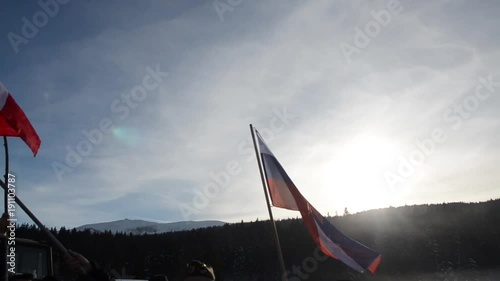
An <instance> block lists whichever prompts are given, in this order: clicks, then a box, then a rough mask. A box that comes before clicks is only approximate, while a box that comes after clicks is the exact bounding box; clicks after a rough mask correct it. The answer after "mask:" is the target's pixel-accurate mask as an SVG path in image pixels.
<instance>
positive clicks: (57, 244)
mask: <svg viewBox="0 0 500 281" xmlns="http://www.w3.org/2000/svg"><path fill="white" fill-rule="evenodd" d="M3 139H4V145H5V177H4V178H5V182H3V181H2V180H0V186H2V188H3V190H4V197H5V198H4V199H5V200H4V202H5V212H6V213H7V214H8V189H9V186H8V183H9V150H8V149H9V147H8V144H7V137H5V136H4V137H3ZM14 199H15V201H16V203H17V205H18V206H19V207H21V209H23V211H24V212H25V213H26V214H27V215H28V216H29V217H30V218H31V220H33V222H35V224H36V225H37V226H38V227H39V228H40V229H41V230H42V232H43V233H45V235H47V237H48V238H49V240H50V241H51V242H52V244H53V245H54V246H55V247H56V248H57V249H58V250H59V251H60V252H61V253H63V254H64V256H65V257H67V256H70V254H69V252H68V249H66V247H64V245H63V244H62V243H61V242H60V241H59V240H57V238H56V237H55V236H54V234H52V232H50V231H49V230H48V229H47V227H45V225H43V223H42V222H41V221H40V220H38V218H37V217H36V216H35V215H34V214H33V213H32V212H31V211H30V209H28V207H26V205H24V203H23V201H21V199H19V197H18V196H17V194H16V195H15V196H14ZM9 231H10V230H8V231H7V235H9V234H10V233H9ZM7 238H8V236H6V237H5V253H4V254H5V259H6V260H5V261H6V262H5V275H4V276H2V277H3V278H5V281H7V280H8V276H9V275H8V272H7V253H8V251H7V242H8V241H7ZM80 273H82V274H85V273H86V272H85V270H84V269H83V268H80Z"/></svg>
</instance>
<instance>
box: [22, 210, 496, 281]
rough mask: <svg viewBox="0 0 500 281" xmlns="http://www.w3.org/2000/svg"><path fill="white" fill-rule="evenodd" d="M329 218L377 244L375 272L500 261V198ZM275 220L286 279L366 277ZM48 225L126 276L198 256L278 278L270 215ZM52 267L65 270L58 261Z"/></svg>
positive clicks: (220, 272)
mask: <svg viewBox="0 0 500 281" xmlns="http://www.w3.org/2000/svg"><path fill="white" fill-rule="evenodd" d="M328 219H330V220H331V221H332V222H333V224H334V225H335V226H336V227H337V228H339V229H340V230H341V231H342V232H344V233H345V234H347V235H348V236H350V237H352V238H353V239H355V240H357V241H360V242H361V243H363V244H365V245H367V246H369V247H371V248H373V249H375V250H376V251H378V252H380V253H381V254H382V255H383V259H382V263H381V265H380V268H379V270H378V272H377V273H376V275H383V276H395V277H396V279H394V280H398V279H397V276H404V275H407V274H421V273H440V274H447V272H448V273H449V272H454V271H460V272H480V271H482V270H490V269H495V268H497V267H498V266H499V265H500V257H499V254H498V253H500V223H499V222H500V200H490V201H488V202H483V203H450V204H440V205H419V206H406V207H399V208H387V209H379V210H372V211H367V212H363V213H358V214H354V215H348V214H346V215H344V216H342V217H329V218H328ZM277 227H278V233H279V237H280V240H281V246H282V250H283V255H284V258H285V263H286V267H287V268H288V269H289V270H290V274H289V280H290V281H296V280H306V279H307V280H337V279H339V278H338V277H339V276H344V277H345V276H347V277H349V278H351V279H353V280H365V279H367V278H368V277H367V276H366V275H360V274H357V273H355V272H353V271H351V270H350V269H348V268H347V267H346V266H345V265H343V264H342V263H340V262H338V261H336V260H333V259H328V260H325V261H323V260H322V259H321V260H318V259H317V258H316V256H317V255H315V245H314V243H313V241H312V239H311V237H310V236H309V233H308V231H307V229H306V227H305V226H304V224H303V222H302V220H301V219H288V220H282V221H278V222H277ZM52 232H53V233H54V234H55V235H56V236H57V237H58V239H60V241H61V242H62V243H63V244H64V245H65V246H67V247H68V248H69V249H73V250H74V251H77V252H80V253H82V254H84V255H85V256H86V257H88V258H89V259H92V260H95V261H97V262H98V263H99V264H101V265H102V266H103V267H105V268H106V269H108V270H109V271H110V272H114V273H115V274H117V273H119V274H121V273H122V268H124V267H125V268H126V273H127V274H128V275H130V276H135V277H138V278H141V277H142V278H144V277H147V276H151V275H154V274H166V275H167V276H168V278H169V279H170V280H174V279H175V278H176V276H177V273H178V272H180V271H181V270H182V269H183V267H184V265H185V264H186V262H187V261H189V260H192V259H199V260H203V261H206V262H207V263H210V264H212V265H213V266H214V268H215V269H216V273H217V277H218V280H233V279H234V280H265V281H269V280H278V279H279V273H278V272H279V263H278V258H277V255H276V251H275V246H274V244H273V233H272V228H271V225H270V222H269V221H255V222H248V223H243V222H242V223H235V224H227V225H224V226H221V227H210V228H204V229H197V230H191V231H181V232H171V233H163V234H154V235H151V234H150V235H147V234H146V235H141V236H137V235H131V234H124V233H111V232H103V233H94V232H91V231H90V230H87V231H76V230H75V229H72V230H70V229H66V228H64V227H63V228H61V229H59V230H56V229H52ZM17 235H18V237H23V238H31V239H35V240H46V238H45V237H44V236H43V234H42V233H41V232H40V231H39V230H38V229H37V228H36V227H35V226H33V225H21V226H20V227H19V228H18V230H17ZM55 259H56V262H57V261H58V260H59V257H58V256H57V255H55ZM56 270H58V271H63V269H62V268H61V267H60V266H59V265H58V264H56ZM113 270H114V271H113ZM368 279H370V278H368ZM368 279H367V280H368ZM384 280H389V279H384ZM443 280H445V279H443Z"/></svg>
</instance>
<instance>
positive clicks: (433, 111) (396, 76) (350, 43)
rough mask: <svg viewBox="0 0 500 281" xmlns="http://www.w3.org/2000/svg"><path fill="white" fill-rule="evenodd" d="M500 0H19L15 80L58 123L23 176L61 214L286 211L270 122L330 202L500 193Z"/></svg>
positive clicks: (362, 203)
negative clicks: (275, 196) (275, 192)
mask: <svg viewBox="0 0 500 281" xmlns="http://www.w3.org/2000/svg"><path fill="white" fill-rule="evenodd" d="M499 12H500V3H499V2H498V1H495V0H485V1H477V2H476V1H465V0H456V1H454V0H448V1H446V0H436V1H430V0H429V1H411V0H400V1H397V0H380V1H379V0H370V1H364V0H357V1H347V0H332V1H298V0H292V1H272V2H271V1H248V0H231V1H230V0H216V1H184V0H183V1H180V0H175V1H171V0H166V1H130V0H120V1H118V0H115V1H97V0H89V1H74V0H73V1H70V0H58V1H56V0H41V1H39V2H37V1H13V0H11V1H2V2H1V3H0V13H1V17H0V34H1V35H2V37H1V38H2V39H1V40H0V53H1V54H2V55H1V56H0V63H1V66H2V67H1V68H0V81H1V82H2V83H3V84H4V85H5V87H6V88H7V89H9V91H10V92H11V94H12V96H13V97H14V99H15V100H16V101H17V103H18V104H19V105H20V106H21V107H22V108H23V110H24V111H25V113H26V115H27V116H28V117H29V119H30V120H31V123H32V125H33V126H34V127H35V129H36V130H37V132H38V134H39V136H40V138H41V140H42V145H41V147H40V151H39V153H38V155H37V156H36V157H35V158H34V157H33V155H32V154H31V152H30V150H29V149H28V147H27V146H26V145H25V144H24V143H23V142H22V141H21V140H20V139H15V138H9V148H10V169H11V172H12V173H14V174H15V175H16V195H17V196H18V197H19V198H20V199H21V200H22V201H23V202H24V203H25V204H26V205H27V206H28V207H29V208H30V210H31V211H32V212H33V213H35V215H36V216H37V217H38V218H39V219H40V221H42V222H43V223H44V224H45V225H47V226H50V227H61V226H66V227H77V226H80V225H83V224H88V223H97V222H105V221H113V220H119V219H125V218H128V219H145V220H151V221H159V222H175V221H184V220H209V219H213V220H222V221H227V222H239V221H241V220H243V221H254V220H256V219H260V220H263V219H268V218H269V215H268V211H267V208H266V202H265V197H264V192H263V188H262V184H261V179H260V174H259V170H258V167H257V160H256V157H255V152H254V150H253V144H252V138H251V134H250V129H249V124H253V125H254V126H255V127H256V129H257V130H258V131H259V132H260V133H261V134H262V136H263V137H264V138H265V141H266V143H267V145H268V146H269V148H270V149H271V150H272V151H273V153H274V154H275V156H276V157H277V159H278V160H279V161H280V163H281V164H282V166H283V167H284V168H285V170H286V171H287V172H288V174H289V176H290V177H291V179H292V180H293V181H294V183H295V185H296V186H297V187H298V189H299V190H300V191H301V192H302V194H303V195H304V196H305V197H306V198H307V200H308V201H309V202H310V203H311V204H312V205H314V206H315V207H316V208H317V209H318V210H319V211H320V212H322V213H323V214H324V215H327V214H329V215H335V214H336V213H338V214H340V215H341V214H343V212H344V209H345V208H347V209H348V211H349V212H351V213H356V212H361V211H365V210H370V209H377V208H385V207H389V206H404V205H414V204H433V203H443V202H478V201H486V200H489V199H495V198H499V197H500V189H499V187H500V186H499V183H500V174H499V173H498V168H497V166H496V165H497V164H498V162H499V160H500V149H499V147H498V145H497V144H498V140H499V139H500V130H499V129H500V111H499V110H498V109H499V108H500V71H499V68H498V65H500V52H499V48H498V46H499V43H500V36H498V26H500V19H499V17H498V13H499ZM0 154H2V156H1V157H2V158H3V155H4V154H3V152H2V153H0ZM273 214H274V216H275V218H277V219H283V218H292V217H293V218H294V217H298V216H299V213H298V212H292V211H286V210H280V209H276V208H273ZM16 216H17V217H18V218H19V222H28V223H31V221H30V219H29V218H28V217H27V216H26V215H25V214H24V212H23V211H22V210H21V209H20V208H19V207H17V209H16Z"/></svg>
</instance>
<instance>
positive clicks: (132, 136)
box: [113, 127, 140, 147]
mask: <svg viewBox="0 0 500 281" xmlns="http://www.w3.org/2000/svg"><path fill="white" fill-rule="evenodd" d="M113 136H115V138H116V139H117V140H119V141H120V142H121V143H124V144H126V145H128V146H132V147H135V146H137V145H138V144H139V143H140V134H139V130H137V129H135V128H124V127H115V128H114V129H113Z"/></svg>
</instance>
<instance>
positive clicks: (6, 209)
mask: <svg viewBox="0 0 500 281" xmlns="http://www.w3.org/2000/svg"><path fill="white" fill-rule="evenodd" d="M3 145H4V147H5V175H4V179H5V182H8V180H9V145H8V143H7V137H6V136H4V137H3ZM3 204H4V214H5V216H7V217H8V214H9V207H8V206H9V203H8V192H7V189H6V188H5V189H4V193H3ZM9 235H10V228H7V231H6V232H5V239H4V249H5V250H4V252H3V253H2V254H3V256H4V257H5V264H4V266H3V269H4V270H5V274H2V280H5V281H7V280H9V272H8V271H7V269H8V265H7V253H8V252H9V251H8V250H7V248H8V246H9V245H8V239H7V238H9Z"/></svg>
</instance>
